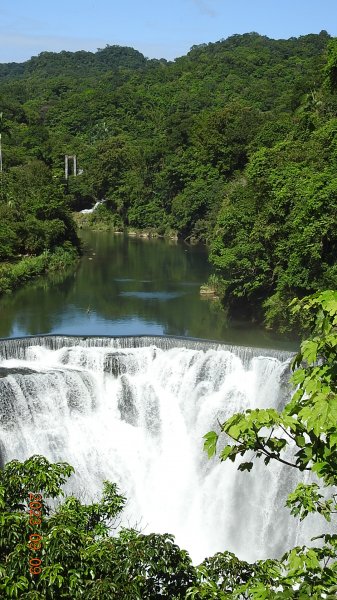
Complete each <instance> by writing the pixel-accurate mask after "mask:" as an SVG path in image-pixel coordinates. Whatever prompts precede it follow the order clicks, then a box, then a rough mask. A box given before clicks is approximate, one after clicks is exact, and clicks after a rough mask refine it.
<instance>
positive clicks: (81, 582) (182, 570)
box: [0, 456, 196, 600]
mask: <svg viewBox="0 0 337 600" xmlns="http://www.w3.org/2000/svg"><path fill="white" fill-rule="evenodd" d="M72 472H73V468H72V467H71V466H69V465H68V464H66V463H56V464H52V463H49V462H48V460H47V459H45V458H44V457H42V456H33V457H31V458H30V459H28V460H26V461H25V462H24V463H20V462H19V461H16V460H14V461H12V462H10V463H7V465H5V468H4V470H3V471H2V472H1V474H0V540H1V542H0V596H1V597H2V598H18V597H19V598H27V599H28V598H30V599H31V600H33V599H34V600H37V599H41V600H42V599H54V598H69V599H70V598H71V599H75V598H86V599H88V600H89V599H90V600H94V599H97V600H104V599H107V600H108V599H110V598H116V599H117V598H118V599H121V598H123V599H125V600H137V599H139V600H140V599H143V598H144V599H146V598H148V599H151V600H152V599H155V598H158V597H160V598H166V599H167V600H169V599H171V598H172V599H173V598H176V599H179V598H184V595H185V592H186V590H187V589H188V587H189V586H190V585H191V583H193V582H195V581H196V577H195V571H194V568H193V567H192V565H191V560H190V558H189V556H188V554H187V552H185V551H183V550H180V549H179V548H178V546H176V545H175V544H174V542H173V538H172V536H170V535H167V534H164V535H157V534H150V535H142V534H140V533H138V532H137V531H135V530H132V529H121V530H120V531H119V533H116V526H117V525H118V516H119V514H120V512H121V510H122V509H123V506H124V504H125V498H124V497H123V496H122V495H121V494H120V493H119V492H118V490H117V487H116V485H115V484H113V483H109V482H107V481H106V482H105V483H104V486H103V493H102V497H101V499H100V500H99V501H98V502H95V503H92V504H89V505H86V504H83V503H81V502H80V500H79V499H78V498H76V497H74V496H67V497H66V498H65V499H64V500H63V501H62V502H61V497H62V495H64V494H63V492H62V489H61V486H62V484H63V483H64V482H65V481H66V480H67V479H68V477H69V476H70V475H71V473H72ZM30 494H31V496H30ZM33 494H34V496H33ZM40 496H42V507H41V508H40V509H39V510H37V504H38V503H37V504H36V503H35V504H33V506H32V505H31V508H33V509H34V508H35V512H34V510H33V511H32V512H33V513H34V514H33V515H32V514H31V515H30V514H29V501H30V497H31V498H39V499H40ZM51 499H57V500H58V503H57V505H56V508H51V505H50V500H51ZM40 511H41V512H42V518H41V523H40V524H35V523H37V522H38V521H39V520H40V519H38V518H37V517H38V516H39V512H40ZM30 523H31V524H30ZM35 533H37V534H38V536H37V538H38V537H39V536H41V538H42V539H41V541H40V540H39V539H37V538H36V537H34V534H35ZM32 534H33V539H32V540H31V541H30V538H29V536H30V535H32ZM34 558H36V559H37V560H36V561H34ZM32 559H33V561H32V563H33V565H34V564H39V561H41V567H42V571H41V573H37V574H35V575H34V574H30V572H29V569H30V566H29V565H30V564H32V563H29V561H30V560H32ZM33 570H34V567H33ZM38 570H39V569H38Z"/></svg>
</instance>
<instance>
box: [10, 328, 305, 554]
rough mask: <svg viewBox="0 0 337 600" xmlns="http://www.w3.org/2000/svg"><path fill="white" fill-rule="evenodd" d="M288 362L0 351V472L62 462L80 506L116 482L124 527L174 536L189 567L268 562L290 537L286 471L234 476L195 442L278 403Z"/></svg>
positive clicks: (99, 349)
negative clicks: (32, 462)
mask: <svg viewBox="0 0 337 600" xmlns="http://www.w3.org/2000/svg"><path fill="white" fill-rule="evenodd" d="M289 356H290V355H288V354H287V353H285V352H279V353H277V352H276V351H274V352H273V351H271V352H270V351H258V350H256V349H255V350H254V349H244V348H235V347H233V348H231V347H226V346H225V345H219V344H216V343H213V344H212V343H209V344H207V343H201V344H200V343H199V344H198V343H197V342H188V341H186V340H185V341H184V340H178V339H176V340H172V339H169V338H158V339H156V338H143V339H142V338H129V339H127V338H122V339H116V338H115V339H114V338H70V337H69V338H67V337H62V338H61V337H60V338H58V337H54V336H51V337H50V338H48V337H45V338H37V339H32V338H31V339H23V340H7V341H0V357H2V358H0V399H1V411H0V413H1V414H0V440H1V454H2V461H3V462H7V461H9V460H11V459H13V458H17V459H19V460H24V459H26V458H28V457H29V456H31V455H33V454H42V455H44V456H46V457H47V458H48V459H49V460H52V461H60V460H63V461H67V462H69V463H70V464H72V465H73V466H74V467H75V469H76V477H75V478H74V479H72V481H71V486H70V487H71V489H74V488H75V489H76V491H77V492H80V493H81V497H83V495H84V496H85V497H86V499H87V500H91V499H93V498H94V497H95V496H96V497H97V494H98V493H99V490H100V488H101V484H102V481H103V480H105V479H109V480H111V481H116V482H117V483H118V485H119V488H120V490H121V491H122V492H123V493H124V494H125V495H126V496H127V498H128V503H127V507H126V511H125V515H124V522H126V523H128V524H129V525H130V526H134V525H136V524H137V525H138V526H139V527H141V528H142V529H143V530H144V531H145V532H146V531H155V532H159V533H164V532H169V533H173V534H174V535H175V536H176V541H177V543H178V544H179V545H180V546H181V547H184V548H186V549H187V550H188V551H189V552H190V554H191V556H192V558H193V560H194V561H196V562H198V561H201V560H202V559H203V558H204V557H205V556H209V555H211V554H214V553H215V552H217V551H223V550H225V549H227V550H231V551H233V552H235V553H236V554H237V555H238V556H240V557H241V558H245V559H248V560H254V559H257V558H263V557H267V556H275V555H279V554H280V553H282V552H283V551H284V550H285V549H286V548H287V547H289V546H291V545H293V544H294V543H295V542H296V541H297V536H298V532H297V531H296V522H295V520H294V519H293V518H292V517H290V516H289V514H288V511H287V510H286V509H284V501H285V497H286V495H287V492H289V491H290V490H291V489H292V488H293V484H294V482H293V481H291V479H290V478H289V469H286V468H283V467H282V466H281V465H274V466H273V467H272V468H271V467H268V468H266V467H265V466H264V465H263V464H258V465H257V466H256V467H255V468H254V469H253V471H252V472H251V473H249V474H248V473H240V472H238V471H237V470H236V466H235V465H233V464H231V463H230V464H227V463H224V464H220V463H219V461H218V460H212V461H209V460H208V459H207V457H206V455H205V454H204V452H203V451H202V446H203V440H202V436H203V435H204V434H205V433H206V432H207V431H209V430H210V429H213V428H217V420H218V419H219V420H220V421H223V420H224V419H225V418H226V417H228V416H230V415H231V414H233V413H234V412H238V411H242V410H245V409H247V408H255V407H269V406H278V405H279V404H280V403H282V402H284V395H285V394H287V389H286V381H287V378H288V362H289V360H287V359H289Z"/></svg>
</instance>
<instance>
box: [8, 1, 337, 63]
mask: <svg viewBox="0 0 337 600" xmlns="http://www.w3.org/2000/svg"><path fill="white" fill-rule="evenodd" d="M322 29H326V30H327V31H328V32H329V33H330V34H331V35H333V36H336V35H337V0H169V1H167V0H118V1H116V0H81V1H80V0H67V1H66V0H58V1H57V2H53V1H52V0H31V1H30V2H28V1H27V0H8V1H7V2H4V1H2V2H1V4H0V62H11V61H16V62H21V61H24V60H27V59H28V58H30V57H31V56H36V55H37V54H39V53H40V52H42V51H43V50H50V51H60V50H91V51H95V50H96V49H97V48H104V47H105V45H106V44H111V45H112V44H120V45H123V46H124V45H125V46H132V47H134V48H137V49H138V50H140V51H141V52H143V54H145V56H148V57H150V58H161V57H164V58H167V59H174V58H175V57H177V56H181V55H182V54H186V52H187V51H188V50H189V48H190V47H191V46H192V45H193V44H200V43H203V42H214V41H217V40H219V39H221V38H226V37H228V36H229V35H232V34H234V33H246V32H249V31H258V32H259V33H261V34H264V35H268V36H269V37H272V38H289V37H291V36H296V37H297V36H299V35H304V34H306V33H319V32H320V31H321V30H322Z"/></svg>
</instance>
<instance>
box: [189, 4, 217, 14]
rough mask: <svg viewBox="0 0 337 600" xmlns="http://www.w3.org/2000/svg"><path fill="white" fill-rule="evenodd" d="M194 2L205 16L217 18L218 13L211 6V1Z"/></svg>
mask: <svg viewBox="0 0 337 600" xmlns="http://www.w3.org/2000/svg"><path fill="white" fill-rule="evenodd" d="M192 2H193V4H194V5H195V6H196V7H197V8H198V9H199V10H200V12H201V13H202V14H203V15H208V16H209V17H216V16H217V11H216V10H215V9H214V8H213V7H212V6H211V2H210V0H192Z"/></svg>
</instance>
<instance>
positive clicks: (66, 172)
mask: <svg viewBox="0 0 337 600" xmlns="http://www.w3.org/2000/svg"><path fill="white" fill-rule="evenodd" d="M71 160H72V161H73V175H74V177H76V175H77V156H76V154H65V155H64V176H65V179H68V177H69V175H70V173H69V161H71Z"/></svg>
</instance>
